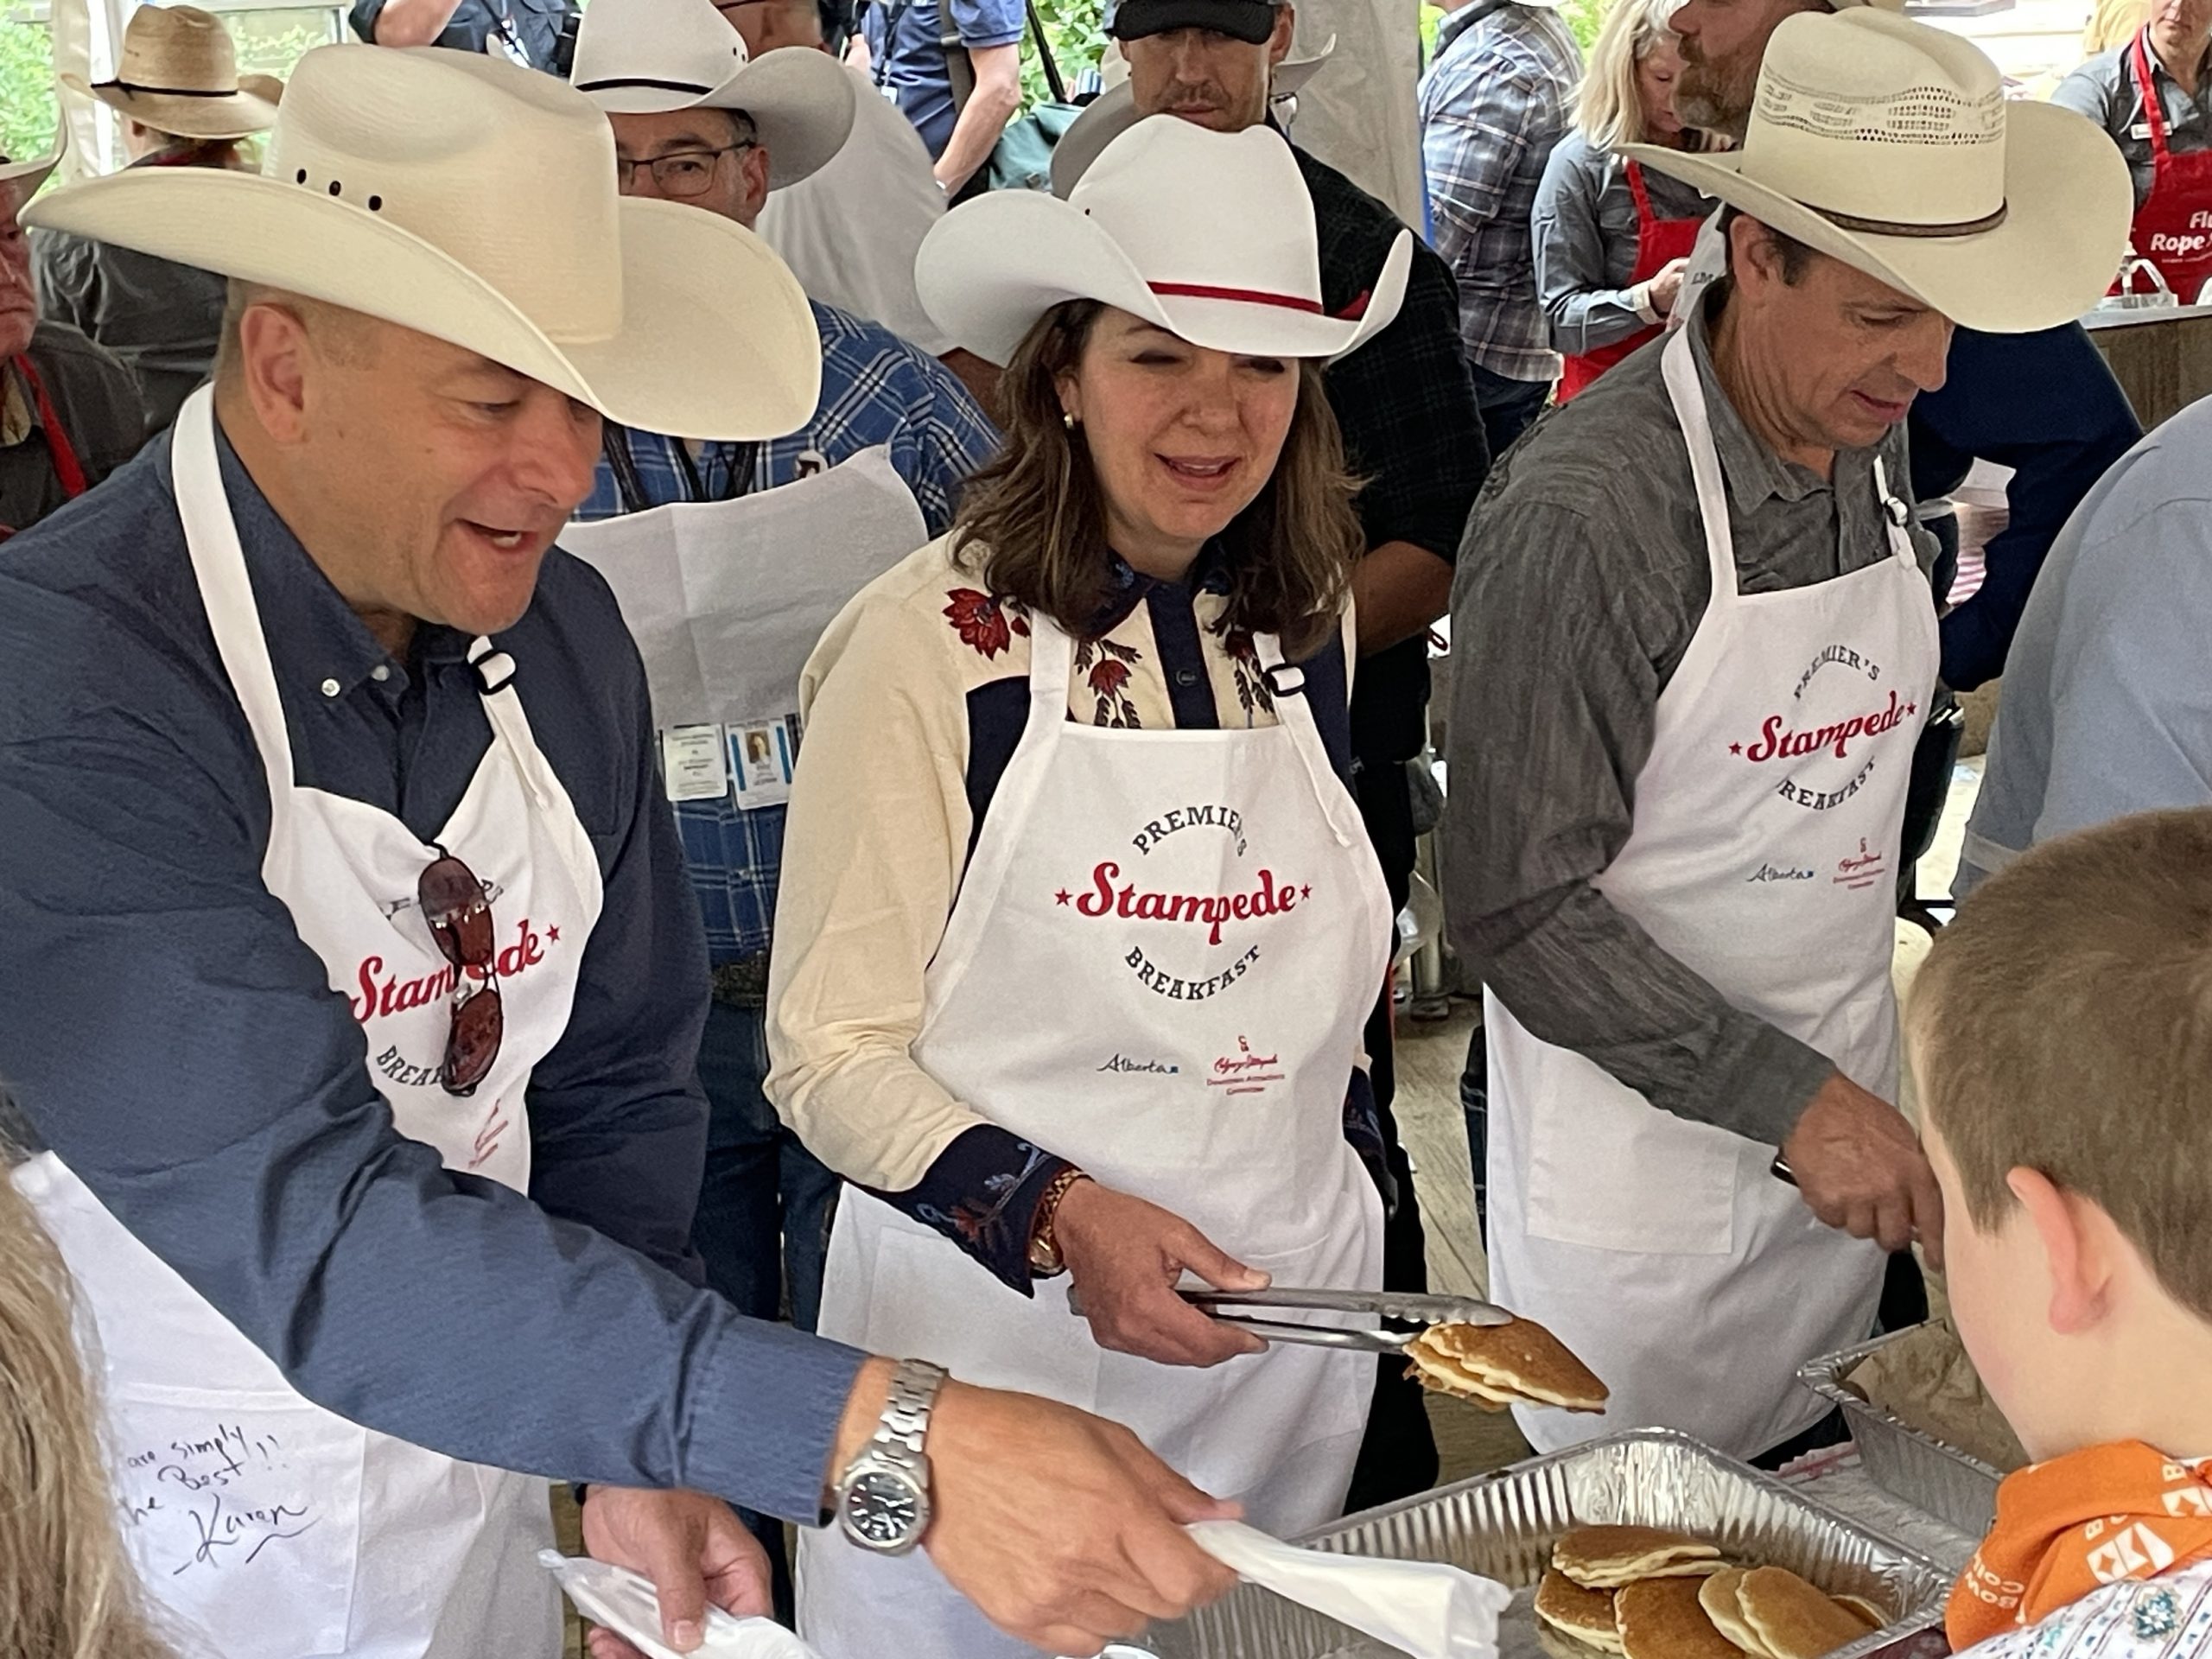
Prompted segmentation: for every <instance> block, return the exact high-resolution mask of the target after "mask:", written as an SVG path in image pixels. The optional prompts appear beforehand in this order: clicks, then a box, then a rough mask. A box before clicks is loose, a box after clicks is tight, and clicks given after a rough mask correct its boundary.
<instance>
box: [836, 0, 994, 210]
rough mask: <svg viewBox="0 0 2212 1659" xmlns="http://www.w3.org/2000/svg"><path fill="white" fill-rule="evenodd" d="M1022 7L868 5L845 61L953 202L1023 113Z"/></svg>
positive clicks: (959, 1)
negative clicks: (895, 116) (889, 106)
mask: <svg viewBox="0 0 2212 1659" xmlns="http://www.w3.org/2000/svg"><path fill="white" fill-rule="evenodd" d="M1023 19H1024V13H1023V8H1022V3H1021V0H868V6H867V10H864V11H863V12H862V13H861V32H860V34H859V35H856V36H855V38H854V45H853V48H852V52H851V55H850V60H851V61H852V62H853V63H854V64H855V66H856V67H860V68H862V69H865V70H867V71H868V76H869V79H872V80H874V82H875V85H876V88H877V90H878V91H880V92H882V93H883V94H884V96H885V97H887V98H888V99H891V100H892V101H893V102H894V103H895V104H897V105H899V111H901V112H902V113H903V114H904V115H905V116H906V118H907V119H908V120H909V121H911V122H912V123H913V124H914V130H915V131H917V132H918V133H919V134H921V136H922V143H923V145H924V146H925V148H926V149H928V150H929V153H930V159H931V161H932V162H935V163H936V164H937V165H936V172H937V181H938V188H940V189H942V190H943V191H944V193H945V194H947V195H949V196H957V195H958V194H960V193H961V191H962V190H963V188H965V187H966V186H967V185H968V184H969V181H971V180H972V179H974V177H975V175H976V174H977V173H978V172H980V171H981V170H982V166H983V163H984V162H988V161H989V160H990V159H991V151H992V150H993V149H995V148H996V147H997V145H998V142H999V135H1000V134H1001V133H1002V132H1004V131H1005V130H1006V124H1007V121H1008V120H1010V119H1012V118H1013V116H1014V111H1016V110H1018V109H1020V107H1021V31H1022V26H1023Z"/></svg>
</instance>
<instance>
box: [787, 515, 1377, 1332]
mask: <svg viewBox="0 0 2212 1659" xmlns="http://www.w3.org/2000/svg"><path fill="white" fill-rule="evenodd" d="M949 547H950V543H949V538H944V539H940V540H938V541H936V542H933V543H931V544H930V545H929V546H927V547H925V548H923V549H922V550H920V551H919V552H918V553H915V554H913V555H912V556H910V557H908V558H907V559H906V560H905V561H904V562H902V563H900V564H899V566H898V567H897V568H896V569H893V570H891V571H889V572H887V573H886V574H885V575H883V576H882V577H880V579H878V580H877V581H876V582H873V583H871V584H870V585H869V587H868V588H867V589H866V590H865V591H863V592H862V593H861V594H860V596H859V597H858V598H856V599H855V600H854V601H853V602H852V603H851V604H850V605H849V606H848V607H846V608H845V610H844V612H843V613H842V615H840V616H839V617H838V618H837V620H836V621H835V622H833V623H832V624H831V625H830V626H829V632H826V633H825V634H824V635H823V638H822V642H821V644H820V645H817V647H816V648H815V652H814V655H813V657H812V658H811V659H810V660H809V662H808V664H807V665H806V670H805V672H804V676H803V677H802V679H801V682H800V687H799V704H800V709H801V711H802V714H803V716H804V721H805V734H804V739H803V742H802V752H801V756H800V762H799V767H798V777H797V780H796V782H795V785H794V787H793V790H792V794H791V816H790V817H789V820H788V822H787V828H786V835H785V849H784V873H783V885H782V888H781V890H780V892H779V895H778V898H777V904H776V936H775V945H774V948H773V955H772V963H771V968H770V978H769V989H768V1051H769V1058H770V1059H771V1061H772V1066H771V1070H770V1072H769V1076H768V1080H767V1085H766V1086H767V1092H768V1096H769V1098H770V1099H772V1101H774V1102H775V1103H776V1107H777V1109H778V1110H779V1112H780V1113H781V1114H782V1116H783V1118H784V1121H785V1122H786V1123H788V1124H790V1125H791V1127H792V1128H794V1129H795V1130H796V1131H797V1132H798V1135H799V1137H800V1138H801V1139H802V1140H804V1141H805V1142H806V1144H807V1146H808V1147H809V1148H810V1150H811V1151H813V1153H814V1154H815V1155H816V1156H817V1157H819V1158H820V1159H821V1160H823V1162H824V1163H826V1164H828V1165H829V1166H830V1167H831V1168H832V1169H835V1170H836V1171H837V1172H838V1173H840V1174H842V1175H843V1176H844V1177H845V1178H846V1179H849V1180H851V1181H854V1182H855V1183H857V1184H858V1185H861V1186H863V1187H866V1188H867V1189H868V1190H869V1191H871V1192H874V1193H876V1194H877V1195H878V1196H879V1197H880V1198H884V1199H886V1200H887V1202H889V1203H891V1204H893V1205H896V1206H898V1207H899V1209H901V1210H903V1211H906V1213H907V1214H909V1215H911V1216H913V1217H916V1218H917V1219H918V1220H920V1221H923V1222H925V1224H929V1225H931V1226H933V1227H936V1228H937V1229H938V1230H939V1231H941V1232H944V1234H945V1235H946V1236H949V1237H950V1238H951V1239H952V1240H953V1241H954V1242H955V1243H957V1244H958V1245H960V1247H961V1248H962V1249H964V1250H966V1251H968V1253H969V1255H973V1256H975V1257H976V1259H977V1260H978V1261H979V1262H982V1264H983V1266H984V1267H986V1268H988V1269H989V1270H990V1271H991V1272H992V1273H994V1274H996V1275H997V1276H998V1277H999V1278H1001V1280H1003V1281H1006V1282H1007V1284H1009V1285H1011V1286H1013V1287H1014V1288H1016V1289H1018V1290H1021V1291H1023V1292H1025V1293H1026V1292H1027V1290H1028V1288H1029V1268H1028V1241H1029V1235H1030V1230H1031V1224H1032V1222H1033V1217H1034V1214H1035V1211H1036V1206H1037V1202H1038V1200H1039V1198H1040V1197H1041V1196H1042V1194H1043V1192H1044V1189H1045V1188H1046V1185H1049V1184H1050V1183H1051V1181H1052V1178H1053V1176H1055V1175H1057V1174H1058V1173H1059V1172H1060V1171H1061V1170H1063V1169H1065V1168H1066V1167H1067V1165H1066V1164H1065V1161H1063V1160H1060V1159H1058V1158H1057V1157H1055V1156H1054V1155H1053V1154H1052V1149H1051V1148H1050V1147H1033V1146H1031V1145H1030V1144H1028V1143H1027V1142H1026V1141H1021V1140H1020V1139H1019V1138H1018V1137H1016V1136H1015V1135H1013V1134H1011V1133H1010V1132H1009V1131H1007V1130H1005V1129H1002V1128H999V1127H998V1126H996V1125H995V1124H993V1123H991V1122H989V1121H988V1119H986V1118H985V1117H983V1116H982V1115H981V1114H980V1113H978V1112H976V1110H975V1109H973V1108H971V1107H969V1105H967V1104H966V1103H963V1102H962V1101H959V1100H957V1099H956V1098H954V1097H953V1096H951V1095H950V1093H949V1092H947V1090H945V1089H944V1087H943V1086H942V1085H940V1084H938V1082H937V1081H936V1080H935V1079H934V1078H932V1077H931V1076H930V1075H929V1074H928V1073H927V1072H926V1071H923V1070H922V1068H921V1067H920V1066H918V1065H916V1064H915V1062H914V1059H913V1056H912V1045H913V1043H914V1040H915V1039H916V1038H917V1037H918V1035H919V1034H920V1031H921V1017H922V1006H923V976H924V974H925V971H926V969H927V968H928V966H929V962H930V958H931V956H932V955H933V954H934V953H935V951H936V950H937V946H938V940H939V939H940V938H942V937H943V934H944V926H945V923H946V920H947V918H949V917H950V915H951V912H952V906H953V900H954V899H955V897H956V896H957V893H958V892H959V887H960V879H961V874H962V872H963V870H964V869H965V868H966V866H967V861H968V858H969V854H970V853H971V852H972V850H973V849H974V847H975V845H976V835H977V832H978V830H979V829H980V828H981V825H982V821H983V817H984V815H985V814H986V813H988V811H989V810H990V803H991V800H992V798H993V795H994V792H995V790H996V788H997V785H998V781H999V779H1000V777H1001V775H1002V774H1003V773H1004V772H1005V770H1006V767H1007V763H1008V762H1009V761H1010V760H1012V759H1013V757H1014V748H1015V746H1016V745H1017V744H1018V743H1019V742H1020V739H1021V732H1022V727H1023V724H1024V722H1025V721H1026V720H1027V717H1028V712H1029V625H1028V622H1027V620H1026V619H1025V618H1024V617H1023V616H1022V615H1021V614H1020V612H1019V611H1018V610H1017V609H1016V608H1015V607H1012V606H1010V605H1006V604H1001V603H1000V602H999V601H996V600H995V599H994V598H992V597H991V595H990V594H988V593H987V592H986V591H984V589H983V586H982V580H981V578H980V577H979V576H978V575H976V574H975V573H974V572H973V571H972V570H969V569H963V568H962V566H961V565H960V564H957V563H955V562H954V560H953V558H952V556H951V554H950V550H949ZM978 562H979V561H978ZM1114 576H1115V583H1116V595H1117V596H1116V599H1115V601H1114V602H1113V603H1112V605H1111V606H1110V607H1109V609H1108V611H1107V613H1106V614H1105V615H1104V616H1103V617H1102V618H1101V619H1100V621H1099V623H1098V625H1096V626H1095V627H1094V628H1093V629H1092V630H1090V631H1089V633H1088V637H1084V638H1078V639H1077V641H1076V655H1075V664H1074V669H1073V671H1072V674H1071V678H1070V681H1069V684H1068V718H1069V719H1071V720H1078V721H1088V722H1090V723H1092V724H1094V725H1098V726H1108V727H1122V728H1147V729H1165V728H1175V727H1183V728H1209V729H1215V730H1218V729H1222V728H1231V727H1260V726H1272V725H1274V724H1275V723H1276V720H1275V711H1274V700H1273V698H1272V696H1271V695H1270V693H1269V691H1268V685H1267V682H1266V681H1265V679H1264V678H1263V677H1262V675H1261V673H1260V671H1259V666H1258V664H1257V662H1256V660H1255V658H1254V656H1253V654H1252V648H1251V643H1250V640H1249V638H1239V637H1226V638H1225V637H1224V634H1223V633H1222V632H1220V631H1219V629H1218V628H1217V626H1216V625H1217V623H1218V622H1219V620H1220V618H1221V615H1222V612H1223V609H1224V606H1225V605H1226V603H1227V598H1226V594H1227V582H1226V578H1225V575H1224V572H1223V571H1222V570H1221V569H1220V568H1219V565H1218V563H1217V561H1216V560H1215V559H1214V557H1213V556H1212V554H1211V550H1209V551H1208V553H1207V554H1206V555H1202V556H1201V557H1200V560H1199V562H1198V565H1197V566H1196V567H1195V568H1194V569H1193V570H1192V574H1191V577H1190V580H1189V582H1188V583H1187V584H1185V583H1176V582H1160V581H1157V580H1155V579H1154V578H1151V577H1147V576H1143V575H1139V574H1138V573H1136V572H1135V570H1132V569H1130V568H1129V567H1128V565H1127V564H1124V563H1122V562H1121V561H1120V560H1119V559H1116V561H1115V563H1114ZM1350 639H1351V616H1350V614H1349V611H1347V614H1346V617H1345V643H1344V645H1338V644H1334V643H1332V645H1330V646H1329V647H1327V648H1326V649H1325V652H1323V653H1322V657H1321V658H1316V659H1315V661H1314V662H1313V664H1309V665H1308V666H1309V676H1308V681H1307V683H1308V688H1309V692H1308V694H1309V695H1314V696H1316V702H1315V708H1314V714H1315V717H1316V721H1317V723H1318V724H1319V726H1320V727H1321V729H1322V734H1323V738H1324V741H1325V743H1327V745H1328V747H1329V748H1330V751H1331V753H1332V757H1334V758H1335V759H1336V760H1337V762H1338V766H1340V767H1343V766H1347V765H1348V764H1349V763H1348V760H1346V758H1345V757H1346V753H1347V748H1348V739H1347V733H1346V722H1345V718H1344V701H1343V700H1344V696H1346V695H1347V693H1348V691H1349V684H1348V680H1347V677H1346V676H1345V675H1344V671H1343V667H1342V664H1344V662H1345V661H1348V660H1349V656H1348V652H1349V641H1350ZM1324 658H1326V659H1332V662H1333V665H1334V666H1333V671H1332V672H1329V673H1323V672H1321V671H1320V670H1321V668H1322V664H1323V660H1324ZM1325 685H1329V686H1333V687H1335V688H1336V690H1335V696H1334V697H1333V698H1331V697H1330V696H1326V695H1325V694H1323V693H1322V691H1321V688H1322V687H1323V686H1325ZM1331 703H1333V707H1332V706H1329V705H1330V704H1331ZM1373 1122H1374V1106H1373V1098H1372V1096H1371V1093H1370V1090H1369V1089H1368V1086H1367V1083H1366V1076H1365V1072H1364V1071H1363V1070H1362V1071H1357V1072H1356V1073H1355V1077H1354V1078H1353V1080H1352V1082H1351V1086H1350V1088H1349V1089H1348V1091H1347V1101H1346V1133H1347V1135H1348V1136H1349V1137H1350V1138H1351V1141H1352V1143H1353V1144H1354V1146H1355V1147H1358V1148H1359V1149H1360V1151H1361V1154H1362V1155H1363V1157H1367V1158H1369V1160H1370V1166H1372V1165H1373V1163H1374V1161H1375V1160H1376V1159H1378V1158H1379V1156H1380V1152H1379V1142H1378V1141H1376V1140H1375V1135H1374V1128H1373Z"/></svg>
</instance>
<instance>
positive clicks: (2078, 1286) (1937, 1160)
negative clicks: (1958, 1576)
mask: <svg viewBox="0 0 2212 1659" xmlns="http://www.w3.org/2000/svg"><path fill="white" fill-rule="evenodd" d="M1907 1031H1908V1036H1909V1039H1910V1048H1911V1052H1912V1061H1913V1070H1914V1074H1915V1076H1916V1079H1917V1082H1918V1085H1919V1092H1920V1099H1921V1103H1922V1112H1923V1117H1924V1119H1925V1122H1924V1124H1923V1134H1924V1135H1925V1138H1926V1140H1927V1142H1928V1148H1929V1157H1930V1159H1931V1160H1932V1161H1933V1162H1934V1164H1935V1166H1936V1178H1937V1179H1938V1180H1939V1181H1940V1182H1941V1183H1942V1188H1943V1204H1944V1224H1943V1240H1944V1257H1945V1266H1946V1270H1947V1274H1948V1287H1949V1291H1950V1296H1951V1302H1952V1306H1953V1309H1954V1313H1955V1317H1956V1319H1957V1322H1958V1326H1959V1332H1960V1335H1961V1337H1962V1338H1964V1339H1965V1342H1966V1344H1967V1351H1969V1352H1970V1353H1971V1354H1972V1355H1973V1357H1974V1363H1975V1364H1976V1366H1977V1367H1978V1368H1979V1369H1980V1371H1981V1374H1982V1379H1983V1381H1984V1382H1985V1383H1986V1384H1987V1385H1988V1387H1989V1390H1990V1393H1991V1395H1993V1397H1994V1398H1995V1399H1996V1401H1997V1403H1998V1404H1999V1406H2000V1407H2001V1408H2003V1410H2004V1412H2005V1416H2006V1417H2007V1418H2009V1419H2010V1420H2011V1421H2012V1427H2014V1429H2015V1430H2017V1431H2018V1433H2019V1436H2020V1439H2021V1441H2022V1443H2023V1444H2024V1445H2025V1446H2026V1447H2027V1448H2028V1451H2029V1453H2030V1454H2031V1456H2033V1457H2035V1458H2037V1459H2043V1458H2049V1457H2053V1456H2056V1455H2057V1454H2059V1453H2061V1452H2069V1451H2072V1450H2074V1449H2075V1448H2076V1447H2079V1446H2087V1445H2092V1444H2095V1443H2098V1442H2101V1441H2105V1440H2126V1439H2139V1440H2147V1441H2149V1442H2151V1443H2152V1445H2154V1446H2159V1447H2160V1449H2162V1450H2164V1451H2167V1452H2172V1453H2174V1454H2176V1455H2177V1456H2203V1455H2206V1454H2208V1453H2212V1387H2208V1386H2207V1384H2206V1382H2205V1379H2206V1377H2207V1376H2212V809H2205V810H2190V811H2183V812H2157V813H2146V814H2145V815H2143V816H2141V817H2133V818H2126V819H2122V820H2120V822H2119V823H2113V824H2107V825H2106V826H2104V827H2103V828H2101V829H2093V830H2089V831H2088V832H2086V833H2084V834H2082V835H2078V836H2069V837H2067V838H2065V839H2063V840H2061V841H2056V842H2050V843H2049V844H2047V845H2045V846H2043V847H2039V848H2037V849H2034V850H2033V851H2031V852H2029V853H2028V854H2026V855H2024V856H2023V857H2021V858H2020V859H2019V860H2018V861H2016V862H2015V863H2013V864H2012V866H2010V867H2009V868H2006V869H2005V871H2004V872H2003V873H2002V874H1999V875H1998V876H1996V877H1995V878H1994V879H1993V880H1990V881H1989V882H1987V883H1986V885H1984V886H1983V887H1980V889H1978V890H1977V891H1976V892H1975V893H1974V897H1973V898H1972V899H1970V900H1969V901H1968V902H1967V904H1966V905H1965V906H1963V907H1962V908H1961V911H1960V912H1959V917H1958V919H1957V920H1956V921H1955V922H1954V923H1953V924H1952V925H1950V926H1949V927H1947V928H1945V929H1944V930H1943V931H1942V932H1941V933H1939V934H1938V935H1937V936H1936V944H1935V948H1934V949H1933V950H1931V951H1930V952H1929V957H1928V960H1927V963H1925V965H1924V966H1923V968H1922V969H1921V970H1920V975H1919V977H1918V979H1917V980H1916V982H1915V984H1914V986H1913V991H1912V996H1911V1001H1910V1009H1909V1011H1908V1016H1907Z"/></svg>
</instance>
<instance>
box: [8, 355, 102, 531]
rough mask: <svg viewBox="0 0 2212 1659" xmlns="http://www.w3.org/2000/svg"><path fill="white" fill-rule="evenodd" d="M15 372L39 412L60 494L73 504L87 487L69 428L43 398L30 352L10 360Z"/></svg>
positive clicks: (48, 399)
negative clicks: (59, 486)
mask: <svg viewBox="0 0 2212 1659" xmlns="http://www.w3.org/2000/svg"><path fill="white" fill-rule="evenodd" d="M12 361H13V362H14V364H15V368H16V373H17V374H20V375H22V377H23V385H25V386H27V387H29V390H30V394H31V404H32V406H33V407H34V408H35V409H36V410H38V423H39V429H40V430H41V431H42V432H44V433H45V434H46V452H47V454H48V455H49V456H50V457H52V459H53V461H54V477H55V478H57V479H59V480H60V483H61V493H62V494H63V495H64V496H65V497H67V499H70V500H72V501H74V500H75V499H77V498H78V497H79V496H80V495H82V494H83V493H85V490H86V480H85V467H84V463H83V462H81V461H79V460H78V459H77V449H76V446H75V445H73V444H72V443H71V442H69V432H68V429H67V428H66V427H64V426H63V425H62V424H61V416H60V411H59V410H56V409H55V408H54V400H53V399H52V398H51V397H48V396H47V395H46V382H45V381H43V380H41V378H39V372H38V370H37V369H36V368H35V367H33V366H32V364H31V356H30V353H29V352H19V353H16V356H15V358H14V359H12Z"/></svg>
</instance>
